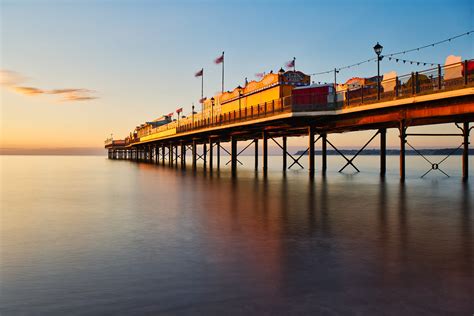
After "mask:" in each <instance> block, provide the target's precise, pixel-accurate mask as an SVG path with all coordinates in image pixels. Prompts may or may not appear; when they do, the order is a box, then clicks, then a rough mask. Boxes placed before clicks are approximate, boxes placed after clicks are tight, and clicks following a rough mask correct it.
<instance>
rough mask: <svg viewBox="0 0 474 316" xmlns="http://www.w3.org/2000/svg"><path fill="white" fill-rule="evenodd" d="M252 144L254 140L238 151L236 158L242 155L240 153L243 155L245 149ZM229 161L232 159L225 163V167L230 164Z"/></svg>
mask: <svg viewBox="0 0 474 316" xmlns="http://www.w3.org/2000/svg"><path fill="white" fill-rule="evenodd" d="M254 142H255V140H253V141H251V142H250V143H248V144H247V146H245V147H244V149H242V150H240V151H239V152H238V153H237V157H239V156H240V154H242V153H243V152H244V151H245V150H246V149H247V148H249V147H250V145H252V144H253V143H254ZM231 161H232V159H231V160H229V161H227V163H226V164H225V165H226V166H227V165H228V164H230V163H231Z"/></svg>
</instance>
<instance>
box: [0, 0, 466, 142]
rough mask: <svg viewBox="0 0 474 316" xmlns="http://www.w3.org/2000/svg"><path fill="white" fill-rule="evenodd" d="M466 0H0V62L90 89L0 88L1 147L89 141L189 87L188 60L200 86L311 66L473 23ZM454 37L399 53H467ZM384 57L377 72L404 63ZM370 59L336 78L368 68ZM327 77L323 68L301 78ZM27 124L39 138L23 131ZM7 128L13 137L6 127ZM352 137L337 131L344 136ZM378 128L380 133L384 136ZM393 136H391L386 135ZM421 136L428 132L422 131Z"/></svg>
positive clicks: (189, 94)
mask: <svg viewBox="0 0 474 316" xmlns="http://www.w3.org/2000/svg"><path fill="white" fill-rule="evenodd" d="M473 20H474V19H473V4H472V1H457V0H454V1H396V2H392V1H337V2H329V1H324V2H322V1H321V2H319V1H21V0H17V1H5V0H2V1H1V21H2V22H1V33H0V35H1V68H2V69H7V70H9V71H13V72H15V73H17V74H20V75H21V76H22V77H24V78H26V79H25V81H26V83H25V85H28V86H35V87H37V86H38V87H42V88H43V89H49V90H52V89H64V88H78V89H87V90H93V92H92V93H93V95H94V96H96V97H98V98H97V99H93V100H88V101H81V102H58V101H57V98H55V97H54V96H50V95H47V96H46V95H41V96H31V95H29V96H26V95H20V94H18V93H14V92H12V91H9V90H8V89H4V88H2V90H1V93H2V96H1V100H2V128H1V131H2V133H1V134H2V135H1V144H0V145H1V146H2V147H32V146H43V147H45V146H53V147H61V146H66V145H67V144H68V143H69V141H68V140H69V139H70V138H71V137H72V138H74V139H75V140H76V141H75V142H74V144H76V145H77V146H79V147H97V146H101V145H102V141H103V139H104V138H105V137H106V136H107V135H109V134H110V133H111V132H113V133H114V134H115V135H117V136H125V135H127V134H128V132H129V131H130V130H131V129H133V127H134V126H135V125H137V124H138V123H141V122H144V121H146V120H150V119H152V118H155V117H158V116H160V115H161V114H163V113H168V112H171V111H173V110H175V109H176V108H178V107H184V108H185V112H187V111H189V110H190V107H191V104H192V103H193V102H195V103H197V102H198V99H199V97H200V82H199V79H196V78H194V76H193V74H194V72H195V71H196V70H198V69H200V68H201V67H204V69H205V95H212V94H214V93H215V92H217V91H219V90H220V67H219V66H217V65H214V64H213V59H214V58H215V57H217V56H218V55H219V54H220V52H221V51H223V50H224V51H225V52H226V88H227V89H231V88H233V87H235V86H237V85H238V84H242V82H243V80H244V78H245V77H248V78H249V79H253V78H254V74H255V73H257V72H263V71H267V72H268V71H269V70H271V69H273V70H277V69H279V68H280V67H281V66H282V65H283V64H284V63H285V62H286V61H288V60H290V59H291V58H292V57H293V56H295V57H296V59H297V68H298V69H300V70H302V71H304V72H306V73H314V72H319V71H324V70H327V69H332V68H334V67H340V66H344V65H347V64H352V63H354V62H358V61H361V60H364V59H368V58H372V57H373V56H374V53H373V50H372V47H373V45H374V44H375V43H376V42H377V41H379V42H380V43H381V44H382V45H383V46H384V53H390V52H395V51H400V50H403V49H409V48H413V47H417V46H420V45H423V44H429V43H431V42H435V41H438V40H442V39H445V38H447V37H450V36H453V35H456V34H460V33H463V32H466V31H470V30H472V29H473V28H474V27H473V22H472V21H473ZM473 42H474V37H473V36H469V37H463V38H460V39H458V40H455V41H452V42H450V43H447V44H443V45H439V46H437V47H434V48H428V49H426V50H423V51H420V52H415V53H410V54H407V55H406V57H405V58H407V59H413V60H420V61H427V62H435V63H438V62H439V63H443V62H444V59H445V57H446V56H447V55H449V54H455V55H461V56H462V57H463V58H466V57H470V58H472V57H473ZM423 68H426V66H425V67H418V68H417V67H416V66H414V65H402V64H400V63H399V64H396V63H394V62H388V61H386V60H385V61H383V62H382V72H386V71H390V70H395V71H397V72H398V73H399V74H404V73H408V72H410V71H411V70H414V69H423ZM375 71H376V64H375V63H368V64H364V65H362V66H360V67H357V68H353V69H349V70H346V71H341V73H340V75H339V78H340V79H341V80H344V81H345V80H346V79H348V78H350V77H352V76H369V75H374V74H375ZM312 80H315V81H331V80H332V75H327V76H326V77H324V76H320V77H316V78H314V77H313V78H312ZM31 133H35V135H38V136H39V137H38V139H47V140H48V141H45V142H44V144H43V142H42V141H40V140H37V141H34V142H32V141H31V137H30V136H31ZM6 135H8V136H12V135H16V137H14V138H12V137H6ZM351 141H352V140H351V139H350V138H347V137H345V138H344V139H342V138H341V142H342V143H343V144H342V145H344V146H350V144H351ZM391 142H392V141H391V140H390V139H389V145H390V144H391ZM392 143H393V144H396V140H394V141H393V142H392ZM427 145H429V143H427Z"/></svg>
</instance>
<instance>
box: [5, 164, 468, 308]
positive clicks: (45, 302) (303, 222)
mask: <svg viewBox="0 0 474 316" xmlns="http://www.w3.org/2000/svg"><path fill="white" fill-rule="evenodd" d="M239 159H240V160H241V162H242V163H243V164H244V165H243V166H240V165H239V170H238V177H237V178H236V179H232V177H230V172H229V169H228V167H229V166H227V167H223V168H222V169H221V171H220V172H219V173H217V172H214V173H213V174H212V175H210V174H209V172H207V173H204V172H203V170H202V168H199V170H198V171H197V172H196V173H193V172H192V171H190V170H189V168H188V170H187V171H181V170H179V169H172V168H168V167H162V166H156V165H153V164H147V163H135V162H129V161H118V160H108V159H107V158H105V157H100V156H85V157H84V156H82V157H79V156H1V157H0V168H1V204H0V206H1V217H0V220H1V224H0V225H1V226H0V228H1V235H0V237H1V244H0V246H1V247H0V250H1V252H0V291H1V292H0V314H1V315H2V316H3V315H69V314H75V315H103V314H106V315H107V314H108V315H112V314H114V315H115V314H119V315H125V314H127V315H129V314H132V315H133V314H135V315H141V314H149V315H190V314H192V315H196V314H197V315H352V314H356V315H472V314H473V313H474V218H473V216H474V214H473V213H474V210H473V208H474V206H473V205H474V201H473V199H474V177H472V176H471V178H470V181H469V182H470V183H468V184H465V183H463V182H462V181H461V177H460V175H461V157H459V156H456V157H451V158H449V159H448V160H446V161H445V162H443V163H442V164H441V165H440V168H442V169H443V171H445V172H446V173H447V174H449V175H450V177H447V176H445V175H443V174H442V173H441V172H439V171H438V170H433V171H432V172H430V173H428V174H427V175H426V176H425V177H424V178H420V176H421V175H422V174H424V173H425V172H426V171H427V170H429V169H430V165H429V164H427V163H426V161H424V160H423V159H421V158H420V157H407V180H406V183H405V184H404V185H403V184H400V182H399V178H398V159H397V157H388V168H389V169H388V173H387V177H386V178H385V180H381V179H380V177H379V175H378V158H377V157H371V156H365V157H358V158H357V159H356V160H355V162H356V164H357V166H358V168H359V169H360V170H361V172H360V173H355V172H354V170H353V169H351V168H350V167H349V168H347V169H346V170H345V171H344V173H339V172H337V170H338V169H339V168H340V167H341V166H342V165H343V162H344V161H343V160H342V159H341V158H340V157H335V156H331V157H329V168H330V169H329V171H328V173H327V175H326V176H325V177H323V176H321V174H320V172H319V169H318V170H317V171H316V176H315V178H314V179H310V178H309V177H308V172H307V170H306V169H305V170H301V169H294V170H290V171H289V172H287V173H286V174H283V173H282V172H281V157H270V158H269V161H270V170H269V173H268V176H267V177H266V178H264V177H263V176H262V174H261V172H260V173H257V174H256V173H255V172H254V171H253V158H252V157H239ZM429 159H432V160H433V162H436V161H438V160H440V159H442V157H429ZM303 160H305V161H304V163H306V160H307V159H306V158H303ZM188 161H190V159H188ZM226 162H227V157H222V165H224V164H225V163H226ZM470 166H471V173H472V174H474V160H472V159H471V160H470ZM317 167H318V168H319V167H320V161H319V159H317Z"/></svg>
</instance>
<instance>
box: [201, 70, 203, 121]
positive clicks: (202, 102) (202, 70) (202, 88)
mask: <svg viewBox="0 0 474 316" xmlns="http://www.w3.org/2000/svg"><path fill="white" fill-rule="evenodd" d="M201 71H202V76H201V113H203V112H204V100H203V99H204V68H202V69H201Z"/></svg>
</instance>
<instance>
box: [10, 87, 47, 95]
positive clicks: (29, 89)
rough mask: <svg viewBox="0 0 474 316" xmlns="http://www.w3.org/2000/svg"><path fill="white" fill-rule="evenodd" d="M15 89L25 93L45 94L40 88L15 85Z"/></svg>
mask: <svg viewBox="0 0 474 316" xmlns="http://www.w3.org/2000/svg"><path fill="white" fill-rule="evenodd" d="M13 90H14V91H15V92H18V93H21V94H24V95H37V94H43V93H44V91H43V90H41V89H38V88H33V87H16V86H14V87H13Z"/></svg>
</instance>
